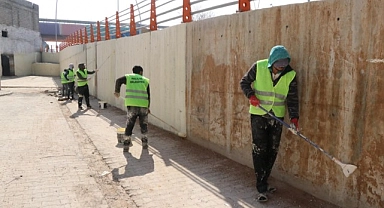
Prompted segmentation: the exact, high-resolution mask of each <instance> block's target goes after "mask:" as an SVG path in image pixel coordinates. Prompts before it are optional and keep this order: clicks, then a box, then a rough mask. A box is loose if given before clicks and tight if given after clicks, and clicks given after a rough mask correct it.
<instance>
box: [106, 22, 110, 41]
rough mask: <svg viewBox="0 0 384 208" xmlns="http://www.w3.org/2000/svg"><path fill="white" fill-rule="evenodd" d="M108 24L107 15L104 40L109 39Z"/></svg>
mask: <svg viewBox="0 0 384 208" xmlns="http://www.w3.org/2000/svg"><path fill="white" fill-rule="evenodd" d="M109 39H110V36H109V26H108V17H106V18H105V40H109Z"/></svg>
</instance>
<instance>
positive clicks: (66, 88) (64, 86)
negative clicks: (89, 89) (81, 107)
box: [61, 83, 68, 97]
mask: <svg viewBox="0 0 384 208" xmlns="http://www.w3.org/2000/svg"><path fill="white" fill-rule="evenodd" d="M62 85H63V87H62V88H61V96H63V97H65V96H66V95H67V94H68V83H65V84H62Z"/></svg>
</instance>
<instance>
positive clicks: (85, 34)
mask: <svg viewBox="0 0 384 208" xmlns="http://www.w3.org/2000/svg"><path fill="white" fill-rule="evenodd" d="M84 43H85V44H87V43H88V33H87V28H86V27H85V28H84Z"/></svg>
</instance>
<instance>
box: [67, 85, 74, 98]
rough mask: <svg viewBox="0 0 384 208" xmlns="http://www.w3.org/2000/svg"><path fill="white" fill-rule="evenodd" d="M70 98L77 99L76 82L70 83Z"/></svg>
mask: <svg viewBox="0 0 384 208" xmlns="http://www.w3.org/2000/svg"><path fill="white" fill-rule="evenodd" d="M70 97H72V99H74V98H75V82H69V83H68V98H70Z"/></svg>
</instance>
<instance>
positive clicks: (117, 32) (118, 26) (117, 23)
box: [116, 11, 121, 39]
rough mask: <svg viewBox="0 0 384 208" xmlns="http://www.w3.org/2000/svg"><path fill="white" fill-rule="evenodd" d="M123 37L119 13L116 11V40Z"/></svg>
mask: <svg viewBox="0 0 384 208" xmlns="http://www.w3.org/2000/svg"><path fill="white" fill-rule="evenodd" d="M120 37H121V31H120V20H119V12H118V11H116V39H117V38H120Z"/></svg>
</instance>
